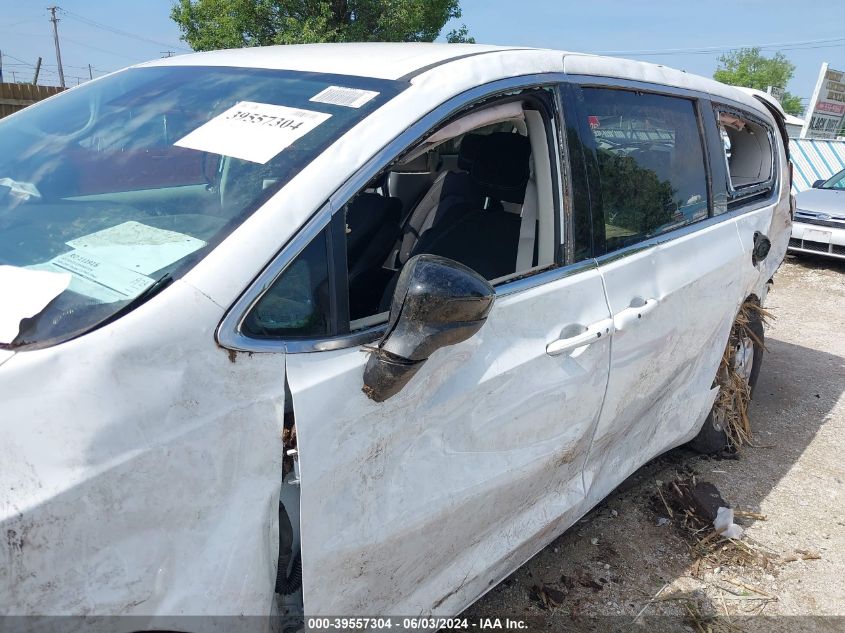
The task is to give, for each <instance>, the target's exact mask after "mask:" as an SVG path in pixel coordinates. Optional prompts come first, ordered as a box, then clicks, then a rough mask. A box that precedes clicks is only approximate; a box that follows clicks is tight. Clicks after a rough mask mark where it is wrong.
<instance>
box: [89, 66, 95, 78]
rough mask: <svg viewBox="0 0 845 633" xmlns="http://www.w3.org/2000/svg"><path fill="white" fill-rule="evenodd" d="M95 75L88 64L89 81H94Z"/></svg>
mask: <svg viewBox="0 0 845 633" xmlns="http://www.w3.org/2000/svg"><path fill="white" fill-rule="evenodd" d="M93 78H94V74H93V73H92V72H91V64H88V79H93Z"/></svg>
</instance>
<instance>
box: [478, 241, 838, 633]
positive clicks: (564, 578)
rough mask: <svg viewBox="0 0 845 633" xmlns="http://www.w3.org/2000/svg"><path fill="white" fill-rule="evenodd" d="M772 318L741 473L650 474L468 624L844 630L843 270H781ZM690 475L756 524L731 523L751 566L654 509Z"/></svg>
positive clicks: (653, 466) (828, 265) (824, 265)
mask: <svg viewBox="0 0 845 633" xmlns="http://www.w3.org/2000/svg"><path fill="white" fill-rule="evenodd" d="M767 307H768V308H769V310H771V312H772V313H773V315H774V316H775V320H774V321H773V322H772V323H771V324H770V325H769V326H768V327H767V330H766V346H767V347H768V350H769V351H768V353H766V354H765V355H764V360H763V368H762V371H761V374H760V378H759V381H758V384H757V387H756V390H755V394H754V400H753V402H752V404H751V407H750V417H751V421H752V428H753V431H754V438H753V440H754V442H755V443H756V447H754V448H749V447H746V448H744V449H743V450H742V451H741V453H740V454H739V455H738V457H737V458H736V459H712V458H704V457H702V456H700V455H697V454H695V453H693V452H691V451H690V450H688V449H686V448H679V449H675V450H673V451H670V452H669V453H667V454H665V455H663V456H662V457H660V458H658V459H656V460H654V461H653V462H651V463H649V464H647V465H646V466H644V467H643V468H641V469H640V470H639V471H637V472H636V473H635V474H634V475H632V476H631V477H630V478H629V479H628V480H627V481H625V482H624V483H623V484H622V485H621V486H620V487H619V488H618V489H617V490H616V491H615V492H614V493H612V494H611V495H610V496H609V497H608V498H607V499H606V500H605V501H603V502H602V503H601V504H600V505H599V506H598V507H596V508H595V509H594V510H593V511H591V512H590V513H589V514H588V515H587V516H586V517H585V518H584V519H582V520H581V521H579V522H578V523H577V524H576V525H575V526H573V527H572V528H571V529H570V530H569V531H568V532H566V533H565V534H564V535H562V536H561V537H559V538H558V539H557V540H556V541H555V542H554V543H552V544H551V545H549V546H548V547H547V548H546V549H544V550H543V551H542V552H540V553H539V554H538V555H537V556H535V557H534V558H533V559H531V560H530V561H529V562H528V563H526V564H525V565H524V566H523V567H522V568H520V569H519V570H518V571H517V572H515V573H514V574H513V575H512V576H511V577H510V578H508V579H507V580H505V581H504V582H503V583H501V584H500V585H499V586H497V587H495V588H494V589H493V590H491V592H490V593H488V594H487V595H486V596H485V597H484V598H482V599H481V600H480V601H479V602H477V603H476V604H475V605H473V606H472V607H470V609H469V610H468V611H467V612H466V613H465V615H466V616H468V617H471V618H484V617H490V616H491V615H492V616H496V615H497V616H499V617H505V616H508V617H510V618H520V617H522V618H526V621H527V622H528V623H529V624H530V625H531V626H530V628H531V629H534V628H538V627H539V624H542V625H543V626H542V628H543V629H545V630H582V629H583V628H591V627H593V626H595V627H596V628H595V630H604V631H616V630H619V631H627V630H650V631H653V630H672V631H675V630H690V631H702V632H704V631H711V630H712V631H745V630H753V631H780V630H782V631H843V630H845V486H843V482H845V459H843V455H844V454H845V396H843V392H845V262H837V261H832V260H825V259H821V258H813V257H803V256H802V257H801V258H793V257H791V256H789V257H788V259H787V261H786V262H785V263H784V265H783V266H782V267H781V269H780V271H779V272H778V274H777V275H776V277H775V284H774V288H773V289H772V291H771V292H770V294H769V298H768V300H767ZM691 474H694V475H695V477H696V479H697V480H698V481H709V482H712V483H713V484H715V485H716V487H717V488H718V489H719V490H720V491H721V493H722V496H723V497H724V499H725V500H727V501H728V502H729V503H730V504H731V506H732V507H734V508H736V509H741V510H744V511H749V512H753V513H757V514H759V515H761V516H760V517H759V518H757V519H751V518H743V519H738V520H737V522H738V523H740V524H741V525H743V526H744V527H745V528H746V532H745V536H744V537H743V539H742V541H743V542H744V543H748V544H749V545H750V547H751V548H752V550H753V552H754V553H755V555H756V556H755V557H753V558H752V560H751V562H746V564H742V561H740V560H738V559H737V558H736V557H735V556H733V555H732V554H731V551H732V550H731V549H728V550H724V551H722V550H720V549H719V548H716V549H715V551H712V553H711V556H710V557H709V559H706V560H700V556H698V555H696V554H695V552H694V551H693V550H692V549H691V547H690V543H691V541H690V537H689V533H688V532H685V531H684V530H683V528H682V526H681V523H682V521H681V517H680V516H678V513H677V512H675V513H674V515H673V516H672V517H670V516H669V513H668V511H667V510H666V507H665V506H664V505H663V502H662V501H661V500H660V498H659V496H658V495H657V487H658V486H659V485H660V484H661V483H664V482H669V481H672V480H674V479H676V478H678V477H679V476H681V475H686V476H690V475H691ZM670 505H671V504H670ZM762 517H765V518H762ZM761 614H762V615H761ZM608 616H611V617H608ZM749 616H753V617H749ZM770 616H771V617H770ZM786 616H789V617H786ZM808 616H815V617H808ZM817 616H842V617H839V618H830V617H827V618H822V617H817ZM591 630H592V629H591Z"/></svg>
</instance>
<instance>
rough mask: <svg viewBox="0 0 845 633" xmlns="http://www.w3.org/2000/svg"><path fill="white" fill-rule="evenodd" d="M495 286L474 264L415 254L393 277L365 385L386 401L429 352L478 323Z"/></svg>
mask: <svg viewBox="0 0 845 633" xmlns="http://www.w3.org/2000/svg"><path fill="white" fill-rule="evenodd" d="M495 297H496V291H495V290H494V289H493V286H491V285H490V283H489V282H488V281H487V280H486V279H484V277H482V276H481V275H479V274H478V273H477V272H475V271H474V270H472V269H470V268H467V267H466V266H464V265H463V264H459V263H458V262H456V261H453V260H451V259H446V258H445V257H438V256H437V255H416V256H414V257H412V258H411V259H409V260H408V261H407V263H406V264H405V266H404V267H403V268H402V272H401V273H400V274H399V280H398V281H397V283H396V290H395V291H394V293H393V300H392V302H391V304H390V317H389V318H388V322H387V331H386V332H385V334H384V336H383V337H382V339H381V340H380V341H379V342H378V345H377V346H376V347H375V348H374V349H373V350H372V353H371V354H370V357H369V359H368V360H367V366H366V368H365V369H364V387H363V391H364V393H365V394H367V396H368V397H369V398H371V399H373V400H375V401H376V402H384V401H385V400H387V399H388V398H390V397H391V396H393V395H395V394H397V393H399V391H400V390H401V389H402V388H403V387H404V386H405V385H406V384H408V381H409V380H411V378H412V377H413V375H414V374H415V373H417V370H419V368H420V367H421V366H422V364H423V363H424V362H425V361H426V360H428V358H429V356H431V354H432V353H433V352H434V351H435V350H438V349H440V348H441V347H446V346H447V345H455V344H456V343H460V342H461V341H465V340H467V339H468V338H470V337H471V336H472V335H473V334H475V333H476V332H478V330H480V329H481V326H482V325H484V322H485V321H486V320H487V315H488V314H489V312H490V309H491V308H492V307H493V300H494V299H495Z"/></svg>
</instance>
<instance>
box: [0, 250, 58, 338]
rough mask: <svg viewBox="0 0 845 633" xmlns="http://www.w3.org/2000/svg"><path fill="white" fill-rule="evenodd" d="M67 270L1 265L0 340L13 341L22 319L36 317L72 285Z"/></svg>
mask: <svg viewBox="0 0 845 633" xmlns="http://www.w3.org/2000/svg"><path fill="white" fill-rule="evenodd" d="M70 279H71V277H70V275H68V274H67V273H62V274H59V273H55V272H47V271H43V270H28V269H26V268H18V267H17V266H0V343H11V342H12V341H13V340H15V337H16V336H17V335H18V332H19V330H20V325H21V320H22V319H28V318H31V317H34V316H35V315H36V314H38V313H40V312H41V311H42V310H43V309H44V308H46V307H47V304H48V303H50V302H51V301H52V300H53V299H55V298H56V297H58V296H59V295H60V294H62V293H63V292H64V291H65V289H66V288H67V287H68V284H70Z"/></svg>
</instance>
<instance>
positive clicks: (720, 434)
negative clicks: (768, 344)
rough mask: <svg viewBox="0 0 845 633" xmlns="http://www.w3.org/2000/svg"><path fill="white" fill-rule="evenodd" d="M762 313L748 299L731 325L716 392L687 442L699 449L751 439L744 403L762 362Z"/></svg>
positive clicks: (725, 447)
mask: <svg viewBox="0 0 845 633" xmlns="http://www.w3.org/2000/svg"><path fill="white" fill-rule="evenodd" d="M763 314H764V312H763V310H762V308H761V307H760V304H759V303H757V302H756V300H750V299H749V300H747V301H746V302H745V303H744V304H743V305H742V308H741V309H740V311H739V314H738V315H737V317H736V320H735V321H734V324H733V326H732V327H731V334H730V337H729V338H728V344H727V347H726V348H725V353H724V354H723V356H722V362H721V363H720V364H719V370H718V372H717V373H716V380H715V381H714V386H718V387H719V395H718V396H717V397H716V401H715V402H714V403H713V408H712V409H711V410H710V413H709V415H708V416H707V419H706V420H705V421H704V426H702V427H701V431H699V433H698V435H697V436H695V438H694V439H693V440H692V441H691V442H690V446H691V447H692V448H693V449H695V450H697V451H699V452H701V453H705V454H712V453H719V452H722V451H725V450H737V449H738V448H739V447H740V446H742V445H743V444H748V443H749V442H750V440H751V423H750V420H749V419H748V403H749V401H750V400H751V396H752V394H753V392H754V385H756V384H757V377H758V376H759V375H760V368H761V366H762V363H763V349H764V333H763Z"/></svg>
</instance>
